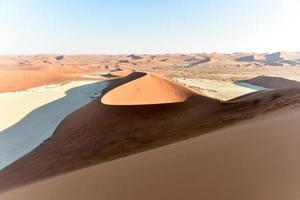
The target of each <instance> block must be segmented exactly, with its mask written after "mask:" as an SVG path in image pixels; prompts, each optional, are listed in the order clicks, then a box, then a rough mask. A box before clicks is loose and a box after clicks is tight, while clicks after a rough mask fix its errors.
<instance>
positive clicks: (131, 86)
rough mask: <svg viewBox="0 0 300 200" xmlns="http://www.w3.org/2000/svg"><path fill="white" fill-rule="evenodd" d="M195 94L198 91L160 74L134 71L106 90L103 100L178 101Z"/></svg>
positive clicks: (122, 102)
mask: <svg viewBox="0 0 300 200" xmlns="http://www.w3.org/2000/svg"><path fill="white" fill-rule="evenodd" d="M130 80H131V81H130ZM108 89H109V88H108ZM193 95H197V93H195V92H193V91H192V90H190V89H188V88H185V87H183V86H180V85H177V84H175V83H173V82H171V81H169V80H167V79H165V78H163V77H160V76H158V75H154V74H147V73H140V72H134V73H132V74H130V75H129V76H127V77H126V79H125V78H124V79H123V80H122V81H121V82H120V83H119V84H118V83H116V85H115V86H114V87H113V88H111V89H110V90H109V91H108V92H106V93H105V94H104V96H103V97H102V98H101V102H102V103H104V104H108V105H147V104H163V103H178V102H184V101H186V100H187V99H188V98H189V97H191V96H193Z"/></svg>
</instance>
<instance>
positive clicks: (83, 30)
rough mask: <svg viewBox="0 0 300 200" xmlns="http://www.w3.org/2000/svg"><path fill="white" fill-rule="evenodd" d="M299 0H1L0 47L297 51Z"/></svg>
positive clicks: (7, 50) (9, 50)
mask: <svg viewBox="0 0 300 200" xmlns="http://www.w3.org/2000/svg"><path fill="white" fill-rule="evenodd" d="M299 8H300V1H297V0H252V1H250V0H247V1H238V0H228V1H222V0H216V1H204V0H198V1H196V0H185V1H184V0H173V1H171V0H165V1H159V0H153V1H146V0H140V1H138V0H128V1H126V2H125V1H122V0H112V1H96V0H90V1H83V0H81V1H70V0H69V1H68V0H62V1H58V0H45V1H38V0H24V1H18V0H0V45H1V48H0V54H52V53H55V54H130V53H137V54H143V53H150V54H156V53H193V52H207V53H210V52H225V53H230V52H241V51H244V52H275V51H300V48H299V47H300V40H299V35H300V26H298V24H299V22H298V20H299V19H300V12H298V9H299Z"/></svg>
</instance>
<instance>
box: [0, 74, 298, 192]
mask: <svg viewBox="0 0 300 200" xmlns="http://www.w3.org/2000/svg"><path fill="white" fill-rule="evenodd" d="M145 80H147V81H149V82H148V83H149V84H150V88H151V87H152V86H151V82H152V81H154V82H156V83H155V84H158V83H160V82H161V81H162V82H163V84H166V82H167V84H170V83H169V82H168V81H165V79H161V78H157V77H156V76H155V75H151V76H148V74H144V73H133V74H131V75H129V76H127V77H125V78H124V79H120V80H114V82H115V83H114V84H112V85H111V87H109V88H108V89H107V90H106V91H105V92H103V94H102V96H101V97H100V99H101V98H103V97H104V96H105V95H109V96H110V94H112V93H110V92H112V91H114V90H115V91H118V90H121V89H122V92H121V93H124V92H126V91H128V92H129V94H130V91H129V90H130V89H135V88H143V89H144V90H147V87H145V85H144V84H143V83H144V81H145ZM130 83H135V85H134V86H130ZM126 84H128V85H129V86H130V87H128V86H126ZM139 84H141V85H139ZM149 84H147V86H149ZM173 84H174V85H173ZM171 85H172V87H175V88H177V87H178V88H180V91H182V94H185V95H187V96H186V97H188V98H187V99H184V98H183V99H184V101H181V102H177V103H167V104H162V103H160V104H145V102H144V105H130V106H128V105H127V106H124V105H106V104H103V103H102V102H101V101H100V100H95V101H93V102H91V103H90V104H88V105H86V106H84V107H82V108H80V109H78V110H77V111H75V112H73V113H72V114H70V115H69V116H68V117H66V118H65V119H64V120H63V121H62V123H61V124H60V125H59V126H58V127H57V129H56V131H55V133H54V134H53V136H52V137H51V138H49V139H48V140H47V141H45V142H44V143H43V144H41V145H40V146H39V147H38V148H36V149H35V150H33V151H32V152H30V153H29V154H27V155H25V156H24V157H22V158H21V159H19V160H17V161H16V162H14V163H13V164H11V165H10V166H8V167H6V168H4V169H3V170H1V171H0V191H2V192H3V191H7V190H11V189H13V188H16V187H20V186H22V185H26V184H29V183H34V182H36V181H39V180H43V179H46V178H50V177H53V176H57V175H61V174H63V173H66V172H70V171H74V170H77V169H81V168H84V167H88V166H91V165H95V164H99V163H103V162H106V161H110V160H114V159H117V158H121V157H125V156H128V155H131V154H135V153H139V152H142V151H145V150H149V149H153V148H157V147H160V146H164V145H167V144H171V143H174V142H178V141H181V140H186V139H189V138H192V137H196V136H200V135H203V134H207V133H210V132H212V131H213V130H216V129H219V128H221V127H224V126H228V125H232V124H235V123H237V122H239V121H242V120H245V119H249V118H251V117H254V116H256V115H258V114H262V113H265V112H269V111H272V110H275V109H278V108H281V107H284V106H287V105H292V104H298V103H299V102H300V88H294V89H281V90H272V91H260V92H257V93H255V95H247V96H245V97H241V98H239V99H236V100H235V101H231V102H220V101H218V100H215V99H211V98H209V97H205V96H202V95H200V94H197V93H194V92H192V91H191V90H189V89H187V88H182V87H181V86H177V85H176V84H175V83H172V84H171ZM118 87H120V88H121V89H118ZM127 87H128V88H127ZM172 87H171V88H172ZM124 88H125V89H124ZM159 89H160V88H157V91H160V90H159ZM123 90H124V91H123ZM133 91H134V90H133ZM162 91H164V89H163V90H162ZM168 91H169V92H170V91H171V90H168ZM151 92H152V91H151V90H150V91H144V92H143V93H142V94H147V95H145V97H148V94H149V93H151ZM171 94H172V93H171ZM153 95H156V94H155V93H153ZM172 95H173V94H172ZM188 95H190V96H188ZM112 96H113V97H114V98H111V99H110V100H118V98H115V97H116V96H117V97H118V95H117V94H114V95H112ZM179 96H180V95H179ZM157 97H158V99H159V100H160V101H161V100H162V99H161V96H160V95H157ZM172 97H173V96H172ZM177 97H178V96H176V98H177ZM180 97H181V96H180ZM127 98H128V99H129V100H130V101H128V102H129V103H132V102H133V101H132V100H134V99H130V98H131V97H127ZM179 99H180V98H179ZM183 99H180V100H183ZM140 100H141V99H140ZM142 100H146V103H149V99H147V98H144V99H142ZM151 100H153V99H151ZM128 102H127V103H128ZM150 103H153V101H152V102H150ZM79 122H80V123H79Z"/></svg>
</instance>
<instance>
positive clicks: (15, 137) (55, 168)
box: [0, 52, 300, 200]
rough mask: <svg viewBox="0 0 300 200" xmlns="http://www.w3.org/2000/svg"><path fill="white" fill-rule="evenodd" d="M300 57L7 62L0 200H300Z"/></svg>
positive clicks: (0, 98) (0, 73)
mask: <svg viewBox="0 0 300 200" xmlns="http://www.w3.org/2000/svg"><path fill="white" fill-rule="evenodd" d="M299 81H300V53H298V52H275V53H251V52H250V53H232V54H223V53H210V54H206V53H195V54H160V55H135V54H131V55H32V56H28V55H3V56H0V114H1V118H0V199H5V200H6V199H7V200H10V199H11V200H15V199H49V200H50V199H51V200H52V199H91V200H92V199H108V200H110V199H111V200H115V199H149V200H150V199H151V200H153V199H208V200H210V199H211V200H212V199H236V200H240V199H249V200H250V199H262V200H266V199H270V200H271V199H272V200H276V199H278V200H281V199H287V200H289V199H291V200H292V199H299V198H300V190H299V188H300V176H299V174H300V173H299V170H300V157H299V152H300V140H299V128H300V126H299V120H300V107H299V106H300V87H299V86H300V83H299Z"/></svg>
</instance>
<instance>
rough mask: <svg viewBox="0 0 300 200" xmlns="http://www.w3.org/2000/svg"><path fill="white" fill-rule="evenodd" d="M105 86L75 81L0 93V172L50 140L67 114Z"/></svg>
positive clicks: (82, 104)
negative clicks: (46, 140)
mask: <svg viewBox="0 0 300 200" xmlns="http://www.w3.org/2000/svg"><path fill="white" fill-rule="evenodd" d="M106 86H107V83H106V82H96V81H78V82H70V83H67V84H57V85H47V86H41V87H37V88H32V89H28V90H25V91H20V92H8V93H1V94H0V113H1V120H0V169H1V168H3V167H5V166H7V165H8V164H10V163H12V162H13V161H15V160H17V159H19V158H20V157H22V156H23V155H24V154H26V153H28V152H29V151H31V150H32V149H33V148H35V147H36V146H38V145H39V144H40V143H42V142H43V141H44V140H45V139H47V138H48V137H50V136H51V135H52V133H53V132H54V130H55V129H56V127H57V126H58V124H59V123H60V122H61V121H62V120H63V119H64V118H65V117H66V116H67V115H69V114H70V113H71V112H73V111H75V110H77V109H78V108H80V107H82V106H84V105H86V104H87V103H89V102H91V100H93V98H91V97H95V96H97V94H95V93H97V92H99V91H100V92H101V90H102V89H104V87H106ZM98 95H100V94H98Z"/></svg>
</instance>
